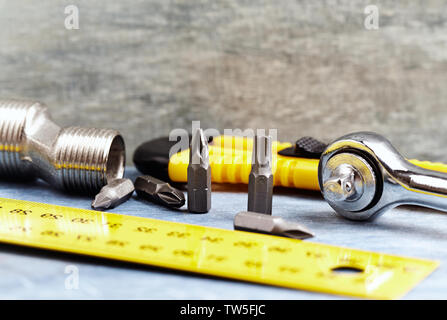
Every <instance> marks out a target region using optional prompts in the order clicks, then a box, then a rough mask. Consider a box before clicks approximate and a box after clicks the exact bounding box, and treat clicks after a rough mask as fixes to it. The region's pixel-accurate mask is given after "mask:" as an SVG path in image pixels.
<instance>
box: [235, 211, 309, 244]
mask: <svg viewBox="0 0 447 320" xmlns="http://www.w3.org/2000/svg"><path fill="white" fill-rule="evenodd" d="M234 229H236V230H242V231H250V232H257V233H264V234H271V235H276V236H281V237H287V238H293V239H301V240H302V239H307V238H311V237H313V236H314V234H313V233H312V232H310V231H309V230H308V229H307V228H306V227H304V226H302V225H300V224H299V223H296V222H292V221H287V220H284V219H282V218H280V217H274V216H269V215H266V214H262V213H257V212H247V211H243V212H239V213H238V214H237V215H236V216H235V217H234Z"/></svg>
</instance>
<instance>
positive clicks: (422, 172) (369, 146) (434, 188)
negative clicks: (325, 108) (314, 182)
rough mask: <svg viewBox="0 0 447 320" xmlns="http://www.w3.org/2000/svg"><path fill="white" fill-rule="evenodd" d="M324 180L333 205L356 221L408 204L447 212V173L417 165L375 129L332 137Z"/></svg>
mask: <svg viewBox="0 0 447 320" xmlns="http://www.w3.org/2000/svg"><path fill="white" fill-rule="evenodd" d="M318 179H319V183H320V189H321V192H322V194H323V197H324V198H325V199H326V201H327V202H328V203H329V205H330V206H331V207H332V208H334V210H335V211H336V212H338V213H339V214H340V215H342V216H344V217H346V218H348V219H351V220H369V219H373V218H375V217H377V216H379V215H380V214H382V213H384V212H386V211H387V210H389V209H391V208H394V207H396V206H399V205H403V204H411V205H420V206H423V207H429V208H433V209H437V210H441V211H447V174H445V173H442V172H438V171H432V170H427V169H423V168H421V167H417V166H415V165H413V164H411V163H410V162H408V161H407V160H406V159H405V158H403V157H402V156H401V155H400V154H399V152H398V151H397V150H396V149H395V148H394V147H393V146H392V145H391V143H390V142H389V141H388V140H387V139H385V138H384V137H382V136H380V135H378V134H375V133H371V132H359V133H352V134H348V135H346V136H343V137H341V138H339V139H337V140H335V141H334V142H332V143H331V144H330V145H329V146H328V147H327V148H326V150H325V151H324V152H323V154H322V156H321V160H320V164H319V169H318Z"/></svg>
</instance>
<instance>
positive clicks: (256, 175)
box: [247, 136, 273, 214]
mask: <svg viewBox="0 0 447 320" xmlns="http://www.w3.org/2000/svg"><path fill="white" fill-rule="evenodd" d="M252 159H253V160H252V166H251V172H250V176H249V179H248V206H247V207H248V211H253V212H259V213H265V214H272V197H273V174H272V139H271V138H270V137H267V136H255V138H254V141H253V158H252Z"/></svg>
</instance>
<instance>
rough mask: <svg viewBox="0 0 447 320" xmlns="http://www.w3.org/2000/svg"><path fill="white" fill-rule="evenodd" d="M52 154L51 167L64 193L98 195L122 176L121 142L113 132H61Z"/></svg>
mask: <svg viewBox="0 0 447 320" xmlns="http://www.w3.org/2000/svg"><path fill="white" fill-rule="evenodd" d="M54 152H55V163H54V166H55V167H56V169H57V170H58V174H59V177H60V179H61V183H62V184H63V186H64V188H65V189H67V190H74V191H76V190H82V189H85V190H86V191H87V192H97V191H98V190H99V189H101V187H103V186H104V185H106V184H107V182H108V181H111V180H113V179H115V178H117V177H122V176H123V173H124V165H123V164H124V141H123V139H122V138H121V136H120V135H119V133H118V132H117V131H115V130H110V129H95V128H80V127H68V128H64V129H62V131H61V133H60V134H59V137H58V139H57V142H56V146H55V149H54Z"/></svg>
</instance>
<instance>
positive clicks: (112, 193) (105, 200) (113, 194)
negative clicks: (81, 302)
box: [92, 179, 135, 210]
mask: <svg viewBox="0 0 447 320" xmlns="http://www.w3.org/2000/svg"><path fill="white" fill-rule="evenodd" d="M134 190H135V188H134V186H133V183H132V181H131V180H130V179H115V180H112V181H111V182H110V183H108V184H107V185H105V186H104V187H102V189H101V191H99V193H98V194H97V195H96V197H95V200H93V202H92V208H93V209H97V210H105V209H112V208H115V207H117V206H119V205H120V204H122V203H123V202H126V201H127V200H129V199H130V197H131V196H132V193H133V192H134Z"/></svg>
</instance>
